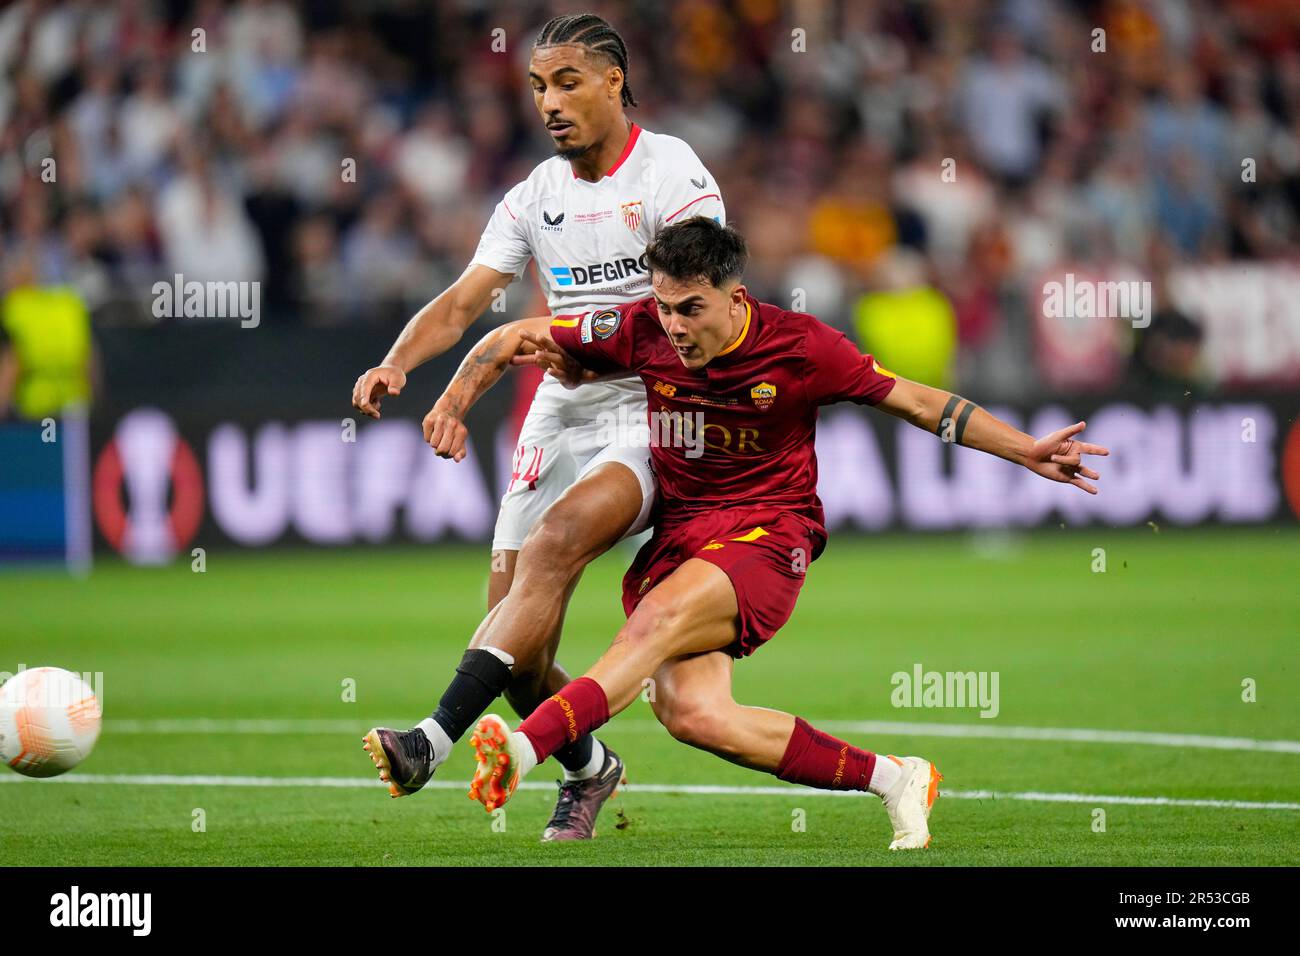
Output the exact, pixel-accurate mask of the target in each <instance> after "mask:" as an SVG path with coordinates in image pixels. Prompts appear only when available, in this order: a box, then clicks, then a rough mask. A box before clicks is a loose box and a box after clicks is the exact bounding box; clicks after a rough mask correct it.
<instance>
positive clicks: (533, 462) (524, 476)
mask: <svg viewBox="0 0 1300 956" xmlns="http://www.w3.org/2000/svg"><path fill="white" fill-rule="evenodd" d="M543 450H544V449H543V448H542V446H541V445H535V446H533V448H532V450H531V452H530V451H529V449H528V447H527V446H526V445H520V446H519V447H518V448H516V449H515V464H514V468H513V470H511V472H510V487H509V488H508V489H507V490H508V491H514V490H515V482H516V481H524V482H527V483H528V490H529V491H536V490H537V479H538V478H540V477H541V475H542V451H543ZM525 459H526V460H527V461H528V468H527V470H526V471H522V472H521V471H520V470H519V469H520V468H522V467H523V465H524V461H525Z"/></svg>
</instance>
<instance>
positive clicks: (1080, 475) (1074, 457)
mask: <svg viewBox="0 0 1300 956" xmlns="http://www.w3.org/2000/svg"><path fill="white" fill-rule="evenodd" d="M1086 427H1087V423H1086V422H1075V423H1074V424H1073V425H1067V426H1066V427H1065V428H1062V429H1061V430H1060V431H1054V432H1052V434H1050V435H1048V436H1047V437H1046V438H1040V439H1038V441H1036V442H1034V446H1033V447H1032V448H1031V449H1029V454H1028V455H1027V456H1026V458H1025V467H1026V468H1028V469H1029V470H1030V471H1032V472H1034V473H1035V474H1039V475H1042V476H1043V477H1044V478H1050V479H1052V481H1061V482H1065V483H1066V484H1070V485H1074V486H1076V487H1078V488H1082V489H1083V490H1084V491H1086V492H1088V494H1090V495H1095V494H1096V493H1097V486H1096V485H1091V484H1089V483H1088V482H1087V481H1085V480H1084V479H1085V478H1091V479H1092V480H1093V481H1097V480H1099V479H1100V478H1101V475H1099V474H1097V472H1095V471H1093V470H1092V469H1091V468H1089V467H1088V466H1087V465H1085V464H1084V463H1083V456H1084V455H1100V456H1103V457H1104V456H1106V455H1109V454H1110V450H1109V449H1107V448H1103V447H1101V445H1093V444H1089V443H1088V442H1086V441H1079V440H1078V439H1077V438H1075V437H1074V436H1075V435H1077V434H1079V432H1081V431H1083V430H1084V428H1086Z"/></svg>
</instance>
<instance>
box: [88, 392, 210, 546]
mask: <svg viewBox="0 0 1300 956" xmlns="http://www.w3.org/2000/svg"><path fill="white" fill-rule="evenodd" d="M94 497H95V520H96V523H97V524H98V525H99V530H100V532H101V533H102V534H103V535H104V537H105V538H106V539H107V540H108V543H109V544H111V545H112V546H113V547H114V548H115V549H116V550H117V551H119V552H121V553H122V554H123V555H125V556H126V557H127V558H129V559H130V560H131V561H133V562H136V563H138V564H160V563H163V562H165V561H168V560H170V559H171V558H172V557H173V556H174V555H175V554H176V553H177V552H178V551H181V550H183V549H184V548H185V547H186V546H187V545H188V544H189V543H190V541H191V540H192V539H193V537H194V534H195V532H197V531H198V528H199V522H200V521H202V520H203V477H202V475H201V474H200V472H199V466H198V462H197V461H196V460H195V458H194V452H193V451H192V450H191V449H190V446H189V445H188V444H186V442H185V440H184V439H182V438H181V437H180V435H179V434H177V432H176V426H175V425H174V424H173V423H172V420H171V418H170V417H168V416H167V415H166V414H165V413H164V412H161V411H159V410H157V409H154V408H141V409H136V410H135V411H133V412H131V413H130V414H128V415H126V416H125V417H124V418H123V419H122V420H121V421H120V422H118V425H117V429H116V431H115V432H114V433H113V440H112V441H110V442H109V443H108V445H106V446H105V448H104V450H103V451H102V452H101V453H100V455H99V460H98V461H97V462H95V474H94Z"/></svg>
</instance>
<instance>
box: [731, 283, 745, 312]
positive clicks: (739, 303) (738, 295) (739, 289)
mask: <svg viewBox="0 0 1300 956" xmlns="http://www.w3.org/2000/svg"><path fill="white" fill-rule="evenodd" d="M731 307H732V308H733V309H744V308H745V287H744V286H743V285H738V286H736V287H735V288H734V289H732V290H731Z"/></svg>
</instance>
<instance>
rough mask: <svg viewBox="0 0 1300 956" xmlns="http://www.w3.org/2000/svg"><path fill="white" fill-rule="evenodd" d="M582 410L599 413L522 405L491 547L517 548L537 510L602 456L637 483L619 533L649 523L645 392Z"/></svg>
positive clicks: (651, 484) (651, 485)
mask: <svg viewBox="0 0 1300 956" xmlns="http://www.w3.org/2000/svg"><path fill="white" fill-rule="evenodd" d="M585 411H586V414H587V415H591V414H592V413H593V412H595V413H596V414H598V415H600V417H599V418H597V419H595V420H592V419H591V418H584V419H580V420H574V419H569V418H566V417H561V416H559V415H555V414H550V413H549V412H547V411H545V410H543V411H539V410H538V406H537V404H534V405H533V407H532V408H530V409H529V410H528V417H527V418H525V419H524V427H523V429H522V430H521V431H520V433H519V444H518V446H517V447H516V448H515V454H514V462H513V467H512V468H511V473H510V484H509V487H508V488H507V489H506V492H505V494H504V495H502V497H501V512H500V514H498V515H497V526H496V532H495V533H494V534H493V537H492V550H493V551H503V550H504V551H518V550H519V548H520V547H521V546H522V545H523V543H524V538H525V536H527V534H528V532H529V531H530V530H531V529H532V527H533V525H534V524H535V523H536V522H537V519H538V518H540V517H541V516H542V513H543V512H544V511H546V509H547V508H549V507H550V506H551V504H552V503H553V502H554V501H555V500H556V499H557V498H559V497H560V495H562V494H564V493H565V492H566V491H567V490H568V489H569V487H570V486H571V485H573V484H575V483H576V482H578V481H581V480H582V478H583V477H584V476H586V475H587V474H588V473H589V472H590V471H591V470H592V469H594V468H596V467H597V466H599V465H603V464H605V462H608V461H617V462H620V463H622V464H624V465H626V466H627V467H628V468H629V469H631V471H632V474H634V475H636V480H637V483H638V484H639V485H640V486H641V509H640V511H639V512H638V514H637V516H636V520H635V521H634V522H632V526H631V527H630V528H628V530H627V533H626V534H625V535H624V537H627V536H629V535H633V534H637V533H639V532H641V531H644V530H645V528H646V526H647V525H648V524H649V520H650V509H651V507H652V506H653V505H654V499H655V476H654V471H653V469H652V468H651V466H650V429H649V426H648V425H647V424H646V400H645V393H644V392H642V393H641V394H639V395H633V396H630V397H628V398H625V399H623V400H622V401H619V402H617V403H610V404H604V405H603V407H601V408H600V410H599V411H597V410H596V409H592V408H590V407H588V408H587V409H586V410H585Z"/></svg>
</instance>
